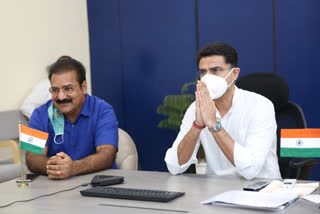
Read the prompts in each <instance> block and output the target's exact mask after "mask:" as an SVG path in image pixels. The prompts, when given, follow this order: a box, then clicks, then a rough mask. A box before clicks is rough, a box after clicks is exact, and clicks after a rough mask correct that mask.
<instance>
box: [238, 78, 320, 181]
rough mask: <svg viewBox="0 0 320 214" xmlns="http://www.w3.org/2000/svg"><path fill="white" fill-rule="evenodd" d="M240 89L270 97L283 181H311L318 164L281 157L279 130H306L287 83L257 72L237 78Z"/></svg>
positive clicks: (301, 113) (315, 161) (309, 160)
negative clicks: (274, 115) (293, 179)
mask: <svg viewBox="0 0 320 214" xmlns="http://www.w3.org/2000/svg"><path fill="white" fill-rule="evenodd" d="M236 85H237V86H238V87H239V88H242V89H245V90H248V91H252V92H255V93H258V94H261V95H263V96H264V97H266V98H268V99H269V100H270V101H271V102H272V103H273V105H274V107H275V113H276V121H277V155H278V162H279V167H280V173H281V176H282V178H296V179H300V180H308V179H309V175H310V171H311V168H312V166H313V165H314V164H317V163H318V161H317V160H315V159H308V158H285V157H280V130H281V129H282V128H285V129H291V128H292V129H293V128H307V123H306V120H305V117H304V114H303V111H302V109H301V108H300V106H299V105H297V104H296V103H294V102H291V101H289V87H288V83H287V82H286V80H284V79H283V78H282V77H281V76H279V75H278V74H276V73H271V72H257V73H251V74H247V75H245V76H243V77H241V78H240V79H238V81H237V83H236Z"/></svg>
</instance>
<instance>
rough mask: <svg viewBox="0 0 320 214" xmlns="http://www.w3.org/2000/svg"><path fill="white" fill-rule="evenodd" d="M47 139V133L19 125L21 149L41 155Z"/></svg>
mask: <svg viewBox="0 0 320 214" xmlns="http://www.w3.org/2000/svg"><path fill="white" fill-rule="evenodd" d="M47 139H48V133H46V132H42V131H39V130H36V129H32V128H29V127H27V126H24V125H20V147H21V149H24V150H27V151H29V152H33V153H36V154H39V155H42V151H43V148H44V146H45V145H46V142H47Z"/></svg>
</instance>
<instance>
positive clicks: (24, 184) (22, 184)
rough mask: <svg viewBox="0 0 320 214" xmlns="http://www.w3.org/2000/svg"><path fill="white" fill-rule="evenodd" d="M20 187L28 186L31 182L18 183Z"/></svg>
mask: <svg viewBox="0 0 320 214" xmlns="http://www.w3.org/2000/svg"><path fill="white" fill-rule="evenodd" d="M17 186H18V187H27V186H29V184H27V183H21V184H17Z"/></svg>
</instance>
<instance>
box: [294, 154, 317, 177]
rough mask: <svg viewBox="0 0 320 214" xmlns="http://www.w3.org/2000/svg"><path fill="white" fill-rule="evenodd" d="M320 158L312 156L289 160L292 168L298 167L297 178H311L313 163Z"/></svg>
mask: <svg viewBox="0 0 320 214" xmlns="http://www.w3.org/2000/svg"><path fill="white" fill-rule="evenodd" d="M317 163H318V160H315V159H310V158H293V159H291V160H290V162H289V166H290V167H291V168H295V169H297V174H296V179H298V180H309V175H310V172H311V168H312V166H313V165H315V164H317Z"/></svg>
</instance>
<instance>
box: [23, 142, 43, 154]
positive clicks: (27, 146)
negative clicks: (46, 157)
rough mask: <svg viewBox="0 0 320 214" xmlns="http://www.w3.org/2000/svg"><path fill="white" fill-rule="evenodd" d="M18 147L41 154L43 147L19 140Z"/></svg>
mask: <svg viewBox="0 0 320 214" xmlns="http://www.w3.org/2000/svg"><path fill="white" fill-rule="evenodd" d="M20 147H21V149H24V150H27V151H29V152H33V153H36V154H38V155H42V151H43V148H41V147H39V146H35V145H32V144H29V143H26V142H23V141H20Z"/></svg>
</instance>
